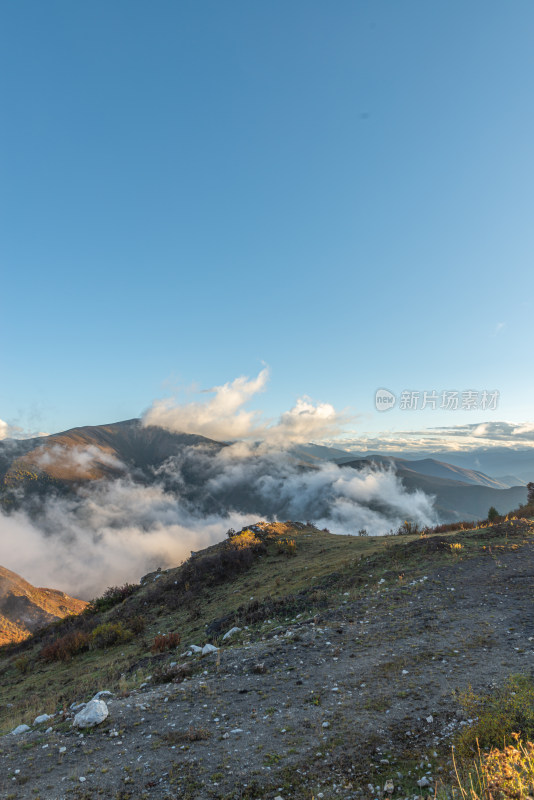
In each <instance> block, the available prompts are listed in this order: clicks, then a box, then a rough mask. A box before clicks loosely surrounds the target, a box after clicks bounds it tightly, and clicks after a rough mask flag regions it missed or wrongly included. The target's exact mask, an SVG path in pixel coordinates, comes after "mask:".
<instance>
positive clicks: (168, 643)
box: [150, 633, 181, 653]
mask: <svg viewBox="0 0 534 800" xmlns="http://www.w3.org/2000/svg"><path fill="white" fill-rule="evenodd" d="M180 641H181V636H180V634H179V633H167V634H164V633H163V634H158V635H157V636H155V637H154V642H153V644H152V647H151V648H150V652H151V653H164V652H165V651H166V650H172V649H174V648H175V647H178V645H179V644H180Z"/></svg>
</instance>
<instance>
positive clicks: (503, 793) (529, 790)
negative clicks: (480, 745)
mask: <svg viewBox="0 0 534 800" xmlns="http://www.w3.org/2000/svg"><path fill="white" fill-rule="evenodd" d="M514 740H515V741H514V744H513V745H512V744H510V745H508V746H507V747H505V748H503V749H502V750H500V749H498V748H493V749H492V750H490V752H489V753H481V752H480V751H479V752H478V755H477V758H476V759H475V761H474V764H473V765H471V766H470V768H468V769H465V768H464V769H461V768H460V770H458V768H457V770H456V778H457V784H458V788H459V790H460V796H461V798H462V800H528V798H531V797H532V796H534V744H533V743H532V742H520V741H519V737H518V736H517V734H516V736H515V737H514Z"/></svg>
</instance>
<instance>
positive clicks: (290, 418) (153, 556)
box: [0, 370, 437, 598]
mask: <svg viewBox="0 0 534 800" xmlns="http://www.w3.org/2000/svg"><path fill="white" fill-rule="evenodd" d="M267 379H268V372H267V370H262V371H261V372H260V373H259V375H258V376H257V377H256V378H253V379H248V378H245V377H240V378H237V379H236V380H234V381H231V382H229V383H226V384H224V385H223V386H216V387H214V388H213V389H211V390H210V392H208V393H206V397H205V399H204V402H200V401H199V402H192V403H186V404H181V405H180V404H179V403H177V402H176V401H156V402H155V403H154V404H153V405H152V407H151V408H150V409H149V411H148V412H147V413H146V414H145V416H144V419H143V424H144V426H145V427H151V426H157V427H161V428H164V429H166V430H168V431H171V432H180V433H193V434H202V435H204V436H206V437H208V438H210V439H215V440H217V441H219V442H221V441H222V442H228V441H230V442H232V443H231V444H227V445H224V444H220V445H217V444H212V445H208V444H188V443H185V444H180V446H179V448H178V450H177V451H176V454H175V455H173V456H171V457H170V458H167V459H166V460H165V461H163V462H162V463H161V462H158V463H156V465H155V466H147V463H148V464H150V463H152V462H150V461H148V462H147V463H144V462H143V459H141V461H142V462H143V463H144V466H142V467H141V466H139V464H138V465H137V466H136V467H135V468H134V467H131V468H129V467H128V465H126V464H124V463H121V462H120V461H118V460H117V458H116V457H115V456H114V455H112V454H109V453H107V452H105V451H104V450H101V449H99V448H95V447H92V446H90V447H87V448H80V447H78V446H76V447H74V446H73V447H67V448H65V447H62V446H53V445H52V443H50V446H48V447H46V446H45V447H44V448H43V451H42V453H41V454H40V456H39V458H40V462H39V466H41V468H44V469H47V470H48V472H49V474H52V475H55V476H59V477H61V474H62V469H63V468H64V469H65V475H68V474H69V473H70V475H71V477H72V471H73V469H74V471H75V473H76V477H77V478H80V477H93V478H94V477H95V473H94V472H92V470H93V468H94V467H95V466H98V465H104V466H108V467H109V468H110V470H109V471H108V472H107V475H106V477H105V478H101V479H99V480H86V481H83V480H82V481H81V483H79V484H73V483H72V481H71V482H70V483H69V484H68V487H69V488H68V490H62V491H61V492H59V493H54V490H53V488H52V490H51V491H47V492H45V493H44V494H40V493H39V492H34V493H31V491H30V494H28V495H24V496H23V497H22V495H21V496H19V498H18V500H19V501H20V502H19V504H18V510H15V511H13V512H12V513H10V514H9V515H8V514H6V513H4V512H0V564H2V565H5V566H7V567H8V568H9V569H12V570H14V571H15V572H18V573H20V574H21V575H22V576H23V577H25V578H26V579H27V580H30V581H31V582H32V583H34V584H37V585H40V586H43V585H49V586H51V587H54V588H59V589H63V590H64V591H66V592H68V593H69V594H72V595H74V596H81V597H83V598H90V597H94V596H96V595H98V594H100V593H102V592H103V591H104V590H105V589H106V588H107V587H108V586H110V585H117V584H121V583H124V582H126V581H137V580H139V578H140V577H141V576H142V575H143V574H145V573H146V572H149V571H150V570H152V569H155V568H156V567H158V566H161V567H164V568H165V567H170V566H176V565H178V564H179V563H180V562H181V561H182V560H184V559H185V558H187V557H188V556H189V554H190V551H191V550H199V549H202V548H204V547H207V546H208V545H210V544H213V543H214V542H216V541H220V540H221V539H223V538H224V537H225V534H226V531H227V530H228V528H230V527H232V528H235V529H240V528H242V527H244V526H246V525H250V524H253V523H254V522H256V521H258V520H260V519H270V520H277V519H278V520H300V521H304V520H310V521H312V522H313V523H315V524H316V525H317V526H318V527H321V528H322V527H328V528H329V529H330V530H332V531H333V532H335V533H351V534H356V533H357V532H358V531H359V530H360V529H361V528H365V529H366V530H367V531H368V533H369V534H371V535H380V534H385V533H387V532H389V530H390V529H391V528H397V527H398V526H399V525H400V524H401V523H402V522H403V521H404V520H405V519H407V518H409V519H412V520H414V521H416V522H418V523H420V524H422V525H431V524H433V523H435V522H436V521H437V519H436V515H435V513H434V509H433V503H432V498H430V497H428V496H426V495H425V494H424V493H422V492H411V493H409V492H407V491H406V489H405V488H404V487H403V486H402V484H401V482H400V480H399V479H398V477H397V476H396V474H395V473H394V471H393V470H392V469H391V468H377V467H372V466H370V465H369V466H366V467H365V468H364V469H362V470H355V469H352V468H349V467H347V468H342V467H340V466H338V465H336V464H334V463H331V462H314V463H313V465H312V466H310V464H306V463H303V462H302V461H301V460H299V458H298V457H297V456H296V455H294V452H293V451H292V449H291V448H292V446H293V445H296V444H298V443H302V442H309V441H310V440H313V439H315V440H317V439H318V440H321V439H324V438H325V436H329V435H333V434H335V433H336V432H338V431H339V430H340V427H341V425H342V424H343V423H344V421H345V420H344V417H343V415H342V414H339V413H338V412H337V411H336V410H335V409H334V408H333V406H331V405H330V404H328V403H314V402H313V401H312V400H310V399H309V398H307V397H301V398H299V399H298V400H297V402H296V403H295V405H294V406H293V408H291V409H289V410H288V411H286V412H285V413H283V414H282V415H281V416H280V417H279V419H278V420H276V421H272V420H266V419H265V418H264V417H263V415H262V414H261V412H257V411H251V410H249V409H247V408H246V404H247V403H248V402H249V401H250V400H251V399H252V398H253V397H255V396H256V395H257V394H258V393H259V392H261V391H263V389H264V388H265V386H266V382H267ZM136 436H137V434H136ZM148 440H150V436H148ZM138 445H139V441H138V440H137V439H136V447H137V446H138ZM89 473H91V475H89ZM104 474H106V473H105V471H104ZM99 475H102V472H100V473H98V474H97V477H98V476H99ZM16 491H18V490H16ZM21 491H22V490H21Z"/></svg>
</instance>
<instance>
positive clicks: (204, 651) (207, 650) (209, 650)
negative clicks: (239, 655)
mask: <svg viewBox="0 0 534 800" xmlns="http://www.w3.org/2000/svg"><path fill="white" fill-rule="evenodd" d="M216 652H217V648H216V647H215V646H214V645H213V644H205V645H204V647H203V648H202V655H203V656H207V655H208V653H216Z"/></svg>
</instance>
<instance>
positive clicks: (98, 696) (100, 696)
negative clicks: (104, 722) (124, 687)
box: [93, 689, 113, 700]
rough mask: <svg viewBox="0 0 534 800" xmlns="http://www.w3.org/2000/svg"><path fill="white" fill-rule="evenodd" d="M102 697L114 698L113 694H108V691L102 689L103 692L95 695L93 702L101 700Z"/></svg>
mask: <svg viewBox="0 0 534 800" xmlns="http://www.w3.org/2000/svg"><path fill="white" fill-rule="evenodd" d="M102 697H113V692H108V690H107V689H102V691H100V692H97V693H96V694H95V696H94V697H93V700H100V699H101V698H102Z"/></svg>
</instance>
